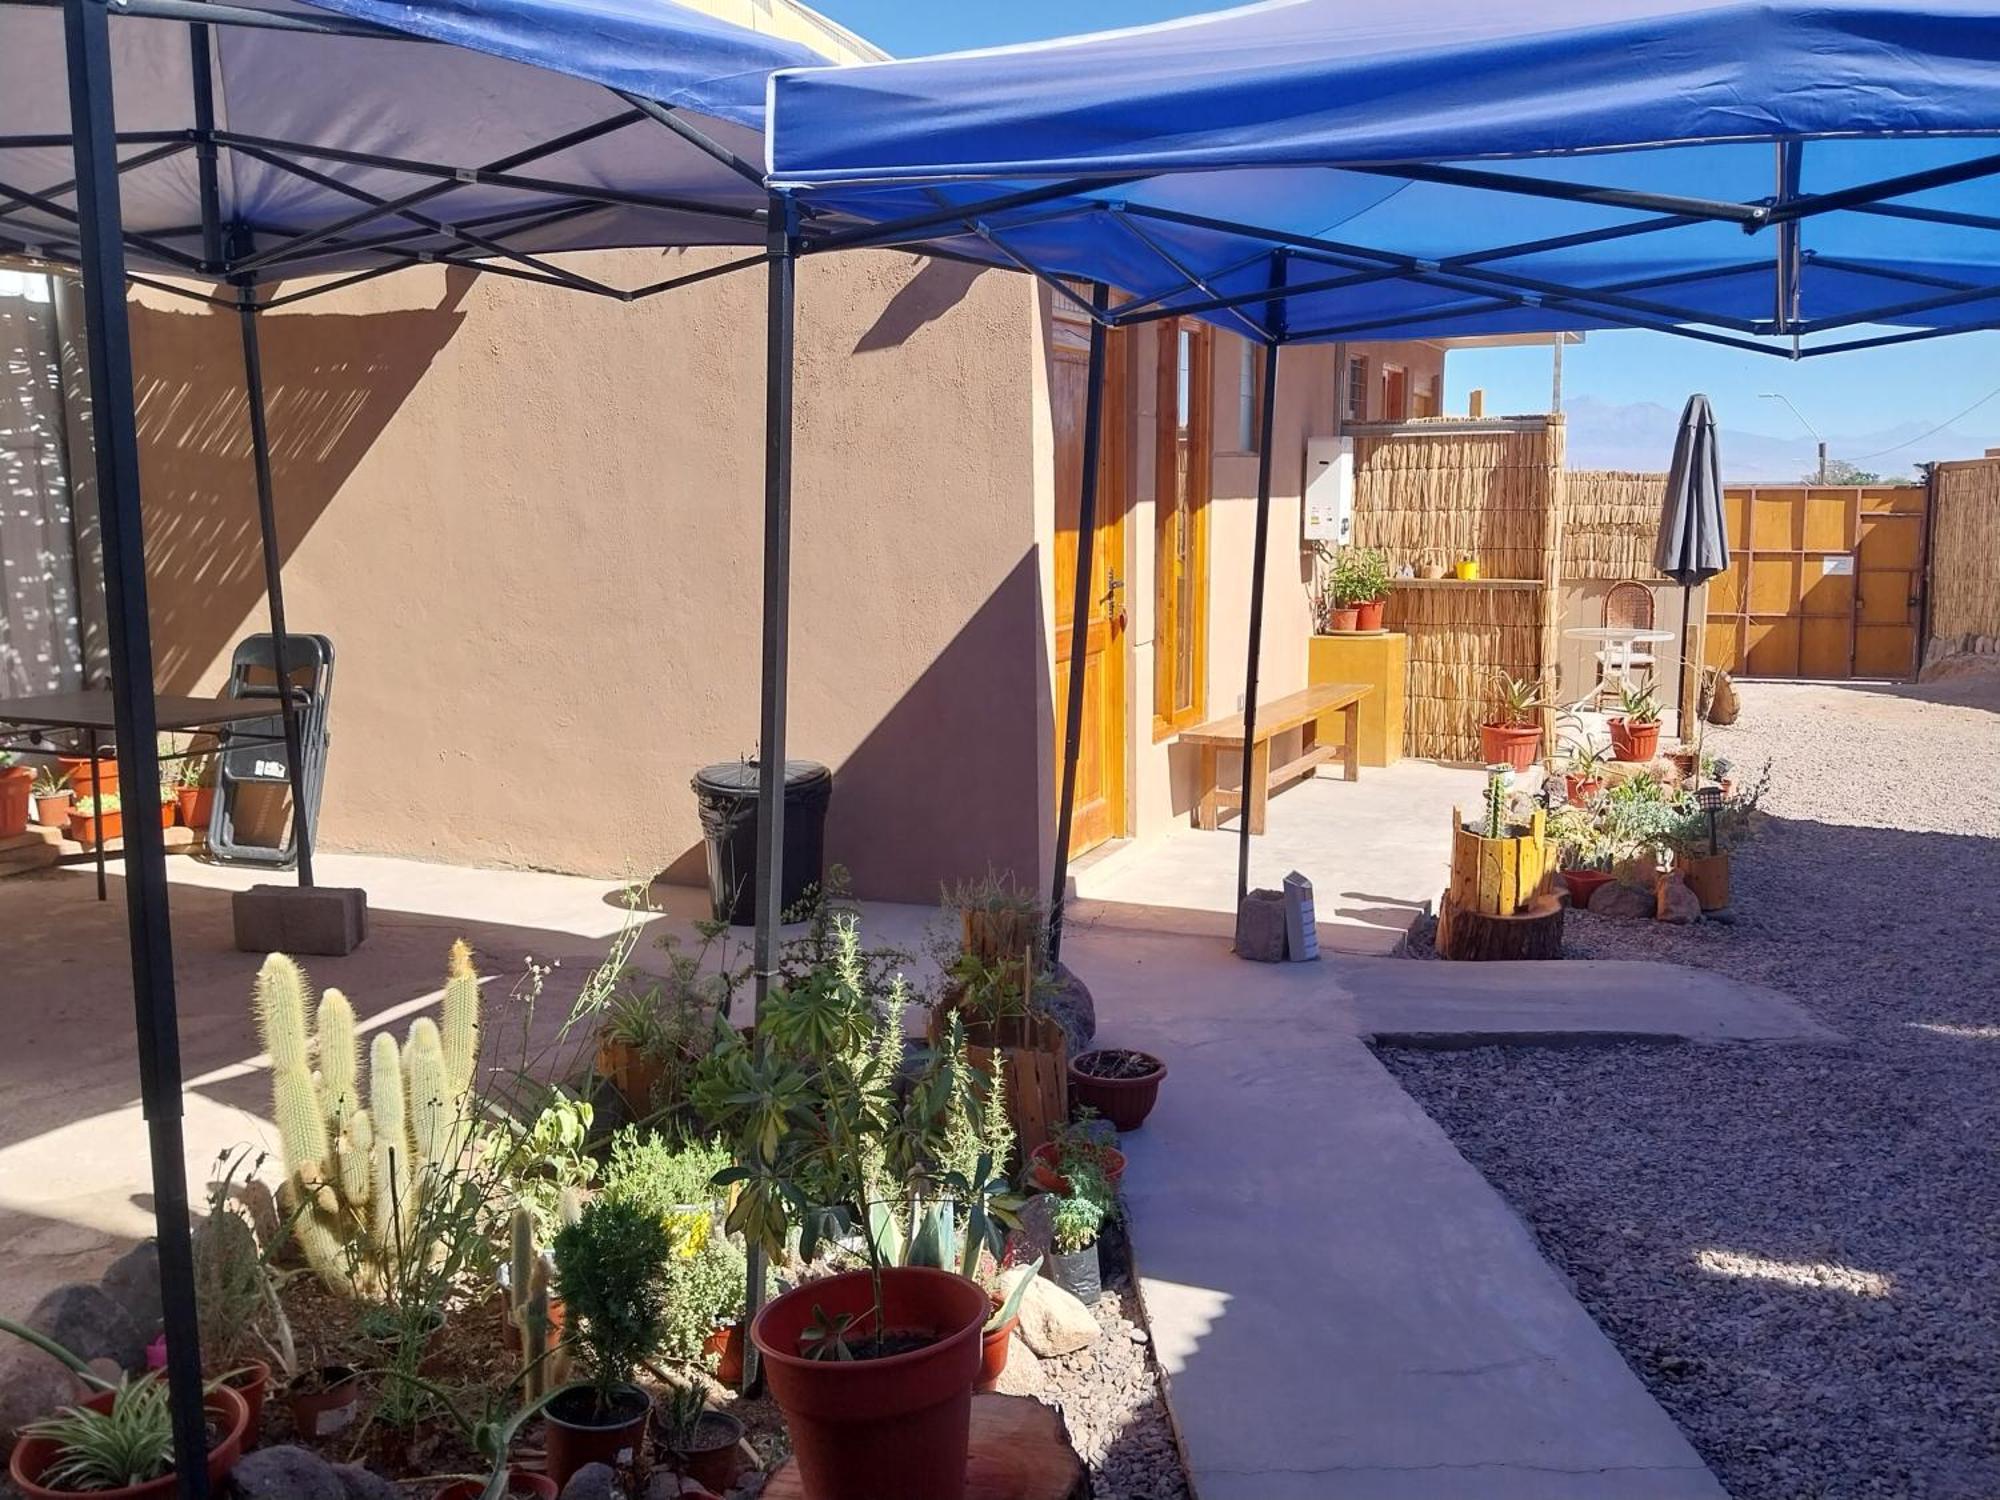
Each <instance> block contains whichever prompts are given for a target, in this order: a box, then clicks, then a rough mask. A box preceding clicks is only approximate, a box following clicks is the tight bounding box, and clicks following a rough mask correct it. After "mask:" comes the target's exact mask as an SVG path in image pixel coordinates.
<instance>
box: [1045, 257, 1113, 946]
mask: <svg viewBox="0 0 2000 1500" xmlns="http://www.w3.org/2000/svg"><path fill="white" fill-rule="evenodd" d="M1110 306H1111V288H1110V287H1109V286H1107V285H1105V283H1103V282H1101V281H1097V282H1092V283H1091V287H1090V313H1091V318H1090V375H1089V381H1090V383H1089V385H1088V386H1087V387H1086V389H1085V392H1084V398H1083V477H1082V480H1081V481H1080V485H1079V493H1078V495H1077V504H1076V585H1075V587H1074V588H1073V589H1072V590H1071V592H1070V610H1069V702H1068V704H1067V705H1066V706H1065V708H1064V710H1063V712H1064V719H1063V765H1062V797H1061V799H1060V800H1059V801H1058V802H1057V803H1056V878H1055V884H1054V887H1053V888H1052V889H1051V891H1050V892H1049V962H1050V963H1054V962H1055V961H1056V960H1057V959H1059V958H1061V957H1062V936H1063V903H1064V892H1065V890H1066V889H1067V888H1068V885H1069V839H1070V829H1071V828H1072V826H1073V825H1074V823H1075V818H1076V763H1077V756H1078V754H1079V753H1080V751H1081V749H1082V746H1083V677H1084V671H1083V667H1084V655H1085V652H1084V647H1085V644H1086V641H1087V639H1088V632H1089V629H1090V599H1091V592H1092V578H1091V570H1092V568H1093V566H1094V564H1095V559H1094V556H1093V554H1094V552H1095V544H1096V541H1097V471H1098V462H1099V460H1098V455H1099V454H1100V453H1101V452H1102V450H1103V438H1104V358H1105V350H1106V345H1107V341H1108V340H1109V338H1110V336H1111V335H1110V329H1109V328H1108V327H1107V326H1106V321H1105V314H1106V312H1107V311H1108V310H1109V308H1110Z"/></svg>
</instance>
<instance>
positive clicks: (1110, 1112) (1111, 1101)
mask: <svg viewBox="0 0 2000 1500" xmlns="http://www.w3.org/2000/svg"><path fill="white" fill-rule="evenodd" d="M1166 1076H1167V1065H1166V1064H1165V1063H1163V1062H1161V1061H1160V1060H1159V1059H1158V1058H1157V1057H1155V1056H1153V1054H1152V1053H1150V1052H1137V1051H1134V1050H1132V1049H1131V1048H1129V1047H1100V1048H1098V1049H1097V1050H1096V1051H1093V1052H1086V1053H1084V1054H1083V1055H1082V1056H1081V1057H1074V1058H1071V1059H1070V1064H1069V1091H1070V1097H1071V1098H1072V1099H1073V1100H1074V1101H1075V1102H1076V1104H1077V1106H1078V1107H1079V1108H1082V1109H1092V1110H1095V1111H1097V1113H1098V1114H1100V1115H1102V1116H1103V1117H1104V1118H1105V1119H1107V1120H1109V1121H1110V1122H1111V1126H1112V1128H1113V1129H1114V1130H1117V1131H1118V1132H1119V1133H1120V1134H1123V1133H1124V1132H1125V1131H1128V1130H1137V1129H1138V1128H1139V1127H1140V1126H1141V1125H1143V1124H1145V1123H1146V1116H1147V1115H1149V1114H1151V1113H1152V1112H1153V1106H1154V1105H1155V1104H1157V1103H1158V1102H1159V1099H1160V1085H1161V1083H1162V1082H1164V1081H1165V1079H1166Z"/></svg>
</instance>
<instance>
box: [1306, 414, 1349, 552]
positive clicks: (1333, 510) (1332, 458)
mask: <svg viewBox="0 0 2000 1500" xmlns="http://www.w3.org/2000/svg"><path fill="white" fill-rule="evenodd" d="M1305 496H1306V503H1305V541H1306V544H1307V545H1308V546H1310V545H1311V544H1312V543H1314V542H1327V543H1330V544H1331V545H1333V546H1336V547H1345V546H1346V545H1347V544H1348V543H1350V542H1352V541H1353V540H1354V439H1353V438H1351V437H1313V438H1307V439H1306V484H1305Z"/></svg>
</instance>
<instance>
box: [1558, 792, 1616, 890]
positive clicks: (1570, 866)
mask: <svg viewBox="0 0 2000 1500" xmlns="http://www.w3.org/2000/svg"><path fill="white" fill-rule="evenodd" d="M1544 832H1545V834H1546V836H1547V838H1548V840H1549V842H1551V843H1553V844H1554V845H1555V846H1556V862H1557V868H1558V869H1559V870H1560V871H1561V873H1562V878H1563V884H1564V885H1565V886H1566V887H1567V888H1568V890H1569V900H1570V905H1572V906H1575V907H1579V908H1587V907H1588V906H1589V905H1590V898H1591V897H1592V896H1594V895H1596V894H1597V891H1598V888H1599V887H1601V886H1603V885H1606V884H1608V883H1609V882H1610V881H1611V880H1612V878H1613V876H1612V871H1611V848H1610V844H1609V841H1608V840H1607V839H1606V838H1605V836H1604V832H1603V830H1602V829H1601V828H1600V827H1599V826H1598V815H1597V814H1596V813H1594V812H1592V811H1591V810H1590V809H1589V808H1586V807H1584V806H1582V805H1581V804H1577V803H1572V804H1571V805H1570V806H1568V807H1559V808H1557V809H1556V810H1555V811H1554V812H1552V813H1550V814H1549V817H1548V821H1547V823H1546V824H1545V826H1544Z"/></svg>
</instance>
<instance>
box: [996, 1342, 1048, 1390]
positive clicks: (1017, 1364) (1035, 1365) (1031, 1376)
mask: <svg viewBox="0 0 2000 1500" xmlns="http://www.w3.org/2000/svg"><path fill="white" fill-rule="evenodd" d="M1048 1388H1049V1377H1048V1372H1047V1371H1045V1370H1044V1369H1043V1368H1042V1362H1041V1360H1039V1359H1037V1358H1036V1357H1035V1351H1034V1350H1032V1349H1030V1348H1029V1347H1028V1346H1027V1345H1026V1344H1025V1343H1023V1342H1022V1340H1021V1335H1020V1334H1019V1333H1012V1334H1009V1335H1008V1336H1007V1368H1006V1369H1004V1370H1002V1371H1001V1372H1000V1383H999V1384H998V1385H996V1386H994V1387H993V1389H994V1390H996V1391H998V1392H999V1393H1000V1394H1001V1395H1003V1396H1040V1395H1042V1394H1043V1393H1044V1392H1045V1391H1047V1390H1048Z"/></svg>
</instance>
